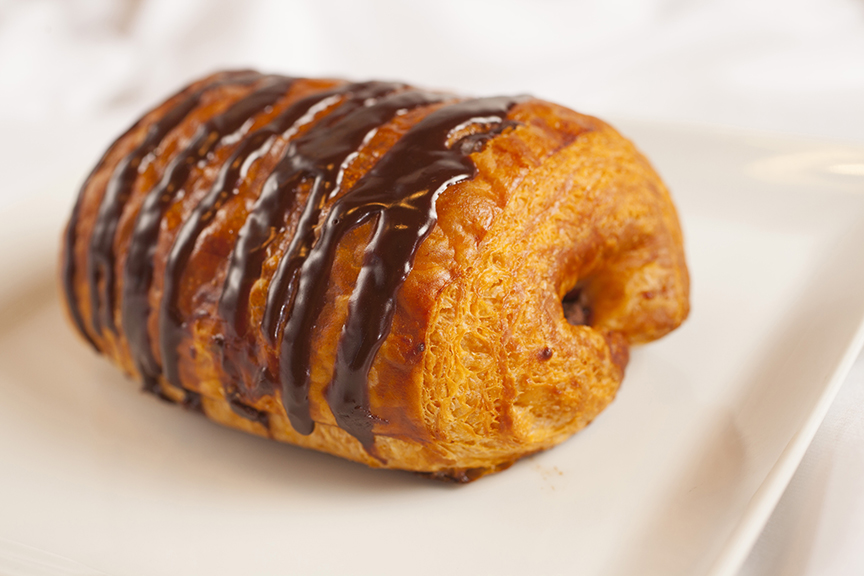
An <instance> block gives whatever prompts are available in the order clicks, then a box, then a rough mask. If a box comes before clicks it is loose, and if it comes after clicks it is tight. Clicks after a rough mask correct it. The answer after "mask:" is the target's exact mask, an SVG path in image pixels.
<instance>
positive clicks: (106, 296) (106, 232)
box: [87, 72, 261, 335]
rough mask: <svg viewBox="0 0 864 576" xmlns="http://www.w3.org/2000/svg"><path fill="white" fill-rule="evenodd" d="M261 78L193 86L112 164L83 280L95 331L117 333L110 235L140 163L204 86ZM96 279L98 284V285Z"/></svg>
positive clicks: (229, 77) (247, 75)
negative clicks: (113, 165) (191, 89)
mask: <svg viewBox="0 0 864 576" xmlns="http://www.w3.org/2000/svg"><path fill="white" fill-rule="evenodd" d="M260 78H261V75H260V74H258V73H256V72H238V73H228V74H225V75H220V76H219V79H218V81H215V82H212V83H208V84H207V85H205V86H202V87H201V88H199V89H198V90H195V91H194V92H192V93H191V94H190V95H188V96H187V97H186V98H184V99H183V100H182V101H181V102H180V103H179V104H177V105H176V106H174V107H173V108H171V109H170V110H168V112H166V113H165V115H164V116H162V117H161V118H160V119H159V120H157V121H156V122H154V123H153V124H151V125H150V127H149V128H148V130H147V135H146V136H145V138H144V141H143V142H141V144H139V145H138V147H137V148H135V150H133V151H132V153H131V154H129V155H127V156H126V157H124V158H123V159H122V160H121V161H120V162H119V163H118V164H117V166H116V167H115V168H114V171H113V173H112V174H111V179H110V180H109V181H108V186H107V188H106V190H105V195H104V197H103V198H102V203H101V204H100V205H99V212H98V214H97V216H96V222H95V223H94V225H93V234H92V236H91V237H90V252H89V258H88V259H87V281H88V283H89V286H90V308H91V324H92V326H93V330H94V331H95V332H96V333H97V334H100V335H101V334H102V326H103V325H104V326H107V327H108V328H109V329H110V330H111V331H112V332H114V333H115V334H116V333H117V326H116V323H115V321H114V293H115V277H114V237H115V235H116V232H117V225H118V224H119V222H120V216H121V214H122V213H123V208H124V206H126V202H127V201H128V200H129V196H130V195H131V194H132V188H133V186H134V185H135V180H136V179H137V178H138V170H139V168H140V166H141V163H142V162H143V161H144V160H145V158H147V156H148V155H150V154H151V153H152V152H153V151H154V150H155V149H156V148H157V147H158V146H159V145H160V144H161V143H162V141H163V140H164V138H165V136H167V135H168V133H169V132H171V130H173V129H174V128H176V127H177V126H178V125H179V124H180V122H182V121H183V119H184V118H186V117H187V116H188V115H189V113H190V112H192V110H194V109H195V108H196V107H197V106H198V104H199V103H200V102H201V97H202V96H203V95H204V93H205V92H207V91H208V90H212V89H213V88H215V87H218V86H220V85H224V84H226V83H229V82H230V83H246V84H248V83H250V82H252V81H254V80H258V79H260ZM100 281H101V283H102V286H101V288H100Z"/></svg>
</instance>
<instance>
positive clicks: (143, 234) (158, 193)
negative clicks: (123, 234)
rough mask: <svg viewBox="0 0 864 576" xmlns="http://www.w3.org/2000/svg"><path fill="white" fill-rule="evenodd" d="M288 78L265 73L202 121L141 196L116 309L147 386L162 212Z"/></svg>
mask: <svg viewBox="0 0 864 576" xmlns="http://www.w3.org/2000/svg"><path fill="white" fill-rule="evenodd" d="M292 82H293V80H291V79H289V78H280V77H276V78H270V79H269V81H268V82H267V83H266V84H265V85H264V86H263V87H262V88H259V89H257V90H255V91H253V92H252V94H250V95H248V96H246V97H244V98H242V99H241V100H240V101H238V102H236V103H235V104H233V105H232V106H231V107H230V108H228V110H226V111H225V112H223V113H222V114H219V115H217V116H214V117H213V118H211V119H210V120H208V121H207V122H205V123H204V124H202V125H201V127H200V128H199V129H198V131H197V132H196V134H195V136H194V137H193V138H192V140H191V142H190V143H189V145H188V146H187V147H186V148H185V149H184V150H183V151H182V152H181V153H180V154H178V155H177V156H176V157H175V158H174V159H173V160H172V161H171V164H170V165H169V166H168V168H167V169H166V170H165V174H164V175H163V176H162V180H161V181H160V182H159V184H157V185H156V187H155V188H153V189H152V190H151V191H150V192H148V193H147V196H146V197H145V199H144V203H143V204H142V206H141V211H140V212H139V213H138V217H137V219H136V220H135V228H134V230H133V232H132V239H131V241H130V243H129V248H128V252H127V258H126V266H125V270H124V275H123V300H122V306H121V313H122V319H123V329H124V331H125V333H126V338H127V340H128V342H129V348H130V350H131V352H132V357H133V360H134V361H135V365H136V367H137V368H138V371H139V372H140V373H141V375H142V378H143V379H144V383H145V388H148V389H149V388H152V387H153V386H154V385H155V383H156V381H157V378H158V376H159V375H160V373H161V368H160V366H159V365H158V363H157V362H156V359H155V357H154V356H153V351H152V348H151V345H150V336H149V334H148V330H147V318H148V316H149V314H150V306H149V303H148V299H147V295H148V291H149V289H150V284H151V282H152V279H153V258H154V255H155V253H156V243H157V240H158V238H159V228H160V224H161V222H162V217H163V216H164V214H165V211H166V210H167V209H168V207H169V206H170V205H171V203H172V202H173V200H174V199H175V198H177V197H178V196H179V195H180V194H181V193H183V185H184V184H185V182H186V179H187V178H188V176H189V173H190V172H191V171H192V168H193V167H194V166H195V165H196V164H197V163H198V162H199V161H201V160H203V159H204V158H206V157H207V156H208V155H209V154H210V153H211V152H212V151H213V150H215V149H216V147H217V146H218V145H219V144H220V143H222V142H223V141H224V140H226V139H228V138H230V137H234V136H235V135H239V133H242V132H244V131H245V130H248V126H247V122H248V121H249V120H250V119H251V118H252V117H254V116H255V115H256V114H257V113H259V112H261V111H262V110H264V109H265V108H267V107H268V106H272V105H273V104H274V103H275V102H276V101H278V100H279V99H280V98H281V97H283V96H284V95H285V92H286V91H287V90H288V88H289V87H290V85H291V83H292Z"/></svg>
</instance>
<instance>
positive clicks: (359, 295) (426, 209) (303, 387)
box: [280, 98, 517, 452]
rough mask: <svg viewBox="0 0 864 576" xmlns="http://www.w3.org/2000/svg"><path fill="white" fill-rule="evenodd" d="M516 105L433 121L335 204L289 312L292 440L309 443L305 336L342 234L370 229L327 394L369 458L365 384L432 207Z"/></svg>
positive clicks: (471, 108) (498, 104)
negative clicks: (300, 437)
mask: <svg viewBox="0 0 864 576" xmlns="http://www.w3.org/2000/svg"><path fill="white" fill-rule="evenodd" d="M516 101H517V100H516V99H513V98H485V99H479V100H469V101H465V102H460V103H457V104H452V105H450V106H445V107H443V108H441V109H439V110H436V111H435V112H432V113H431V114H430V115H429V116H427V117H426V118H424V119H423V120H421V121H420V122H419V123H418V124H417V125H415V126H414V127H413V128H411V130H409V131H408V133H407V134H405V136H403V137H402V139H401V140H400V141H399V142H397V143H396V145H394V146H393V147H392V148H391V149H390V150H389V151H388V152H387V153H386V154H385V156H384V157H383V158H382V159H381V160H380V161H379V162H378V164H376V165H375V167H374V168H372V170H370V171H369V172H368V173H367V174H365V175H364V176H363V177H362V178H361V179H360V180H359V181H358V182H357V184H356V185H355V186H354V187H353V188H352V189H351V190H350V191H349V192H347V193H346V194H345V195H344V196H342V197H341V198H340V199H339V200H337V201H336V202H335V203H334V205H333V207H332V209H331V210H330V212H329V214H328V215H327V218H326V220H325V221H324V223H323V225H322V226H321V230H320V233H319V237H318V240H317V241H316V242H315V244H314V246H313V247H312V248H311V250H310V251H309V253H308V255H307V256H306V258H305V260H304V261H303V263H302V266H300V268H299V270H298V272H297V275H298V276H299V279H298V281H297V289H296V296H295V298H294V305H293V310H292V311H291V314H290V316H289V317H288V321H287V323H286V324H285V329H284V331H283V334H282V344H281V349H280V381H281V384H282V403H283V405H284V406H285V410H286V412H287V413H288V415H289V418H290V420H291V425H292V426H293V427H294V429H295V430H297V431H298V432H300V433H305V434H309V433H311V432H312V430H313V428H314V423H313V422H312V420H311V417H310V414H309V384H310V358H311V353H312V350H311V342H312V339H311V337H310V336H311V334H312V332H313V330H314V328H315V324H316V322H317V319H318V316H319V315H320V313H321V311H322V309H323V307H324V295H325V292H326V287H327V282H328V280H329V272H330V269H331V267H332V265H333V260H334V258H335V255H336V248H337V246H338V244H339V241H340V240H341V239H342V237H343V236H344V235H345V234H346V233H348V232H350V231H351V230H353V229H354V228H356V227H358V226H360V225H361V224H363V223H365V222H367V221H372V220H373V219H374V220H375V224H374V226H375V230H374V233H373V236H372V240H371V241H370V243H369V245H368V246H367V248H366V253H365V257H364V263H363V266H362V268H361V270H360V274H359V276H358V278H357V285H356V287H355V288H354V292H353V294H352V295H351V299H350V301H349V308H348V319H347V320H346V323H345V325H344V327H343V328H342V336H341V339H340V341H339V347H338V350H337V356H336V366H335V368H334V373H333V379H332V381H331V382H330V385H329V386H328V389H327V401H328V403H329V405H330V408H331V410H332V412H333V415H334V416H335V418H336V422H337V423H338V424H339V426H340V427H341V428H342V429H344V430H345V431H347V432H348V433H350V434H351V435H353V436H354V437H355V438H357V439H358V440H359V441H360V442H361V443H362V444H363V446H364V447H365V448H366V449H367V451H370V452H371V450H372V445H373V441H374V436H373V434H372V426H373V423H374V421H375V417H374V416H373V415H372V414H371V412H370V410H369V393H368V389H367V376H368V373H369V369H370V367H371V365H372V361H373V360H374V358H375V354H376V352H377V351H378V349H379V348H380V347H381V344H382V343H383V341H384V339H385V338H386V337H387V335H388V334H389V332H390V326H391V324H392V320H393V313H394V311H395V301H396V295H397V292H398V290H399V288H400V287H401V286H402V283H403V282H404V281H405V278H406V277H407V276H408V273H409V272H410V271H411V267H412V265H413V261H414V255H415V254H416V251H417V248H418V247H419V246H420V243H421V242H422V241H423V240H424V239H425V238H426V236H428V235H429V233H430V232H431V231H432V228H433V226H434V224H435V222H436V219H437V216H436V212H435V200H436V198H437V197H438V195H439V194H440V193H441V192H442V191H443V190H444V189H446V188H447V187H448V186H450V185H452V184H455V183H456V182H459V181H462V180H465V179H468V178H472V177H473V176H474V175H475V174H476V171H477V168H476V167H475V166H474V163H473V162H472V161H471V159H470V158H469V155H470V154H471V153H473V152H475V151H477V150H479V149H480V148H481V147H482V145H483V143H484V142H485V141H486V140H488V139H489V138H492V137H493V136H494V135H496V134H498V133H500V132H501V131H502V130H504V129H505V128H506V127H507V126H509V125H512V123H508V122H505V120H504V118H505V116H506V114H507V111H508V110H509V109H510V107H511V106H513V105H514V104H515V102H516ZM472 124H477V125H482V126H484V127H486V129H484V130H482V131H480V132H475V133H473V134H471V135H469V136H466V137H465V138H463V139H461V140H459V141H458V142H456V143H454V144H452V145H451V146H448V139H449V138H450V137H451V136H452V135H453V133H454V131H456V130H458V129H462V128H467V127H468V126H470V125H472Z"/></svg>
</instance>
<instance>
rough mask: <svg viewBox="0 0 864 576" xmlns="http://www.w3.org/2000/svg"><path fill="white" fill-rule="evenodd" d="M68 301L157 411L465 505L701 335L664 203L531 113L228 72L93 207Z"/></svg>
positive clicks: (585, 138)
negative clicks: (412, 483)
mask: <svg viewBox="0 0 864 576" xmlns="http://www.w3.org/2000/svg"><path fill="white" fill-rule="evenodd" d="M61 274H62V283H63V289H64V293H65V299H66V306H67V308H68V312H69V316H70V317H71V319H72V321H73V323H74V325H75V327H76V328H77V330H78V332H80V334H81V335H82V336H83V337H84V338H85V339H86V340H87V341H88V342H89V343H90V344H91V345H92V346H93V347H94V348H95V349H96V350H97V351H99V352H101V353H103V354H105V355H107V356H108V357H110V358H111V359H112V360H113V361H114V362H115V363H117V364H118V365H119V366H120V367H121V368H122V369H123V370H124V371H125V372H127V373H128V374H130V375H132V376H133V377H134V378H137V379H140V380H141V381H142V382H143V386H144V389H145V390H148V391H150V392H153V393H155V394H157V395H158V396H160V397H162V398H164V399H167V400H170V401H173V402H177V403H181V404H183V405H184V406H186V407H188V408H192V409H198V410H201V411H203V413H204V414H205V415H207V416H208V417H209V418H212V419H213V420H215V421H217V422H221V423H223V424H226V425H228V426H233V427H235V428H239V429H242V430H245V431H247V432H252V433H254V434H258V435H261V436H267V437H270V438H273V439H276V440H280V441H283V442H289V443H292V444H296V445H299V446H304V447H308V448H314V449H317V450H321V451H324V452H329V453H332V454H336V455H339V456H343V457H345V458H349V459H351V460H356V461H358V462H363V463H366V464H368V465H369V466H373V467H387V468H399V469H405V470H413V471H417V472H421V473H425V474H428V475H431V476H434V477H438V478H445V479H453V480H457V481H468V480H471V479H474V478H476V477H478V476H481V475H483V474H485V473H488V472H492V471H496V470H500V469H503V468H505V467H507V466H509V465H510V464H511V463H512V462H514V461H515V460H517V459H518V458H520V457H522V456H525V455H527V454H531V453H534V452H537V451H539V450H543V449H546V448H549V447H551V446H553V445H555V444H557V443H559V442H561V441H563V440H564V439H566V438H567V437H569V436H570V435H572V434H573V433H574V432H576V431H578V430H579V429H581V428H582V427H584V426H585V425H586V424H588V423H589V422H591V420H592V419H593V418H594V417H595V416H597V414H598V413H599V412H600V411H601V410H602V409H603V408H604V407H605V406H606V405H607V404H608V403H609V402H610V401H611V400H612V399H613V397H614V396H615V393H616V391H617V389H618V386H619V385H620V383H621V379H622V377H623V374H624V368H625V366H626V364H627V360H628V347H629V346H630V345H631V344H637V343H642V342H647V341H650V340H654V339H655V338H658V337H660V336H662V335H664V334H666V333H667V332H669V331H670V330H672V329H674V328H675V327H677V326H678V325H679V324H680V323H681V322H682V321H683V320H684V319H685V317H686V316H687V313H688V274H687V268H686V264H685V260H684V253H683V249H682V239H681V231H680V227H679V223H678V220H677V216H676V213H675V208H674V207H673V205H672V202H671V200H670V197H669V194H668V192H667V190H666V188H665V187H664V185H663V183H662V182H661V180H660V178H659V177H658V176H657V175H656V174H655V172H654V171H653V170H652V168H651V166H650V165H649V164H648V162H647V161H646V160H645V158H643V157H642V155H640V154H639V152H638V151H637V150H636V149H635V148H634V147H633V145H632V144H630V143H629V142H628V141H627V140H625V139H624V138H623V137H621V136H620V135H619V134H618V133H617V132H616V131H615V130H613V129H612V128H611V127H609V126H608V125H606V124H605V123H603V122H601V121H600V120H597V119H596V118H592V117H589V116H584V115H582V114H578V113H576V112H573V111H571V110H569V109H567V108H564V107H561V106H557V105H555V104H550V103H548V102H544V101H542V100H538V99H535V98H531V97H527V96H517V97H497V98H478V99H475V98H463V97H459V96H456V95H452V94H448V93H441V92H429V91H424V90H418V89H416V88H413V87H411V86H408V85H405V84H401V83H394V82H363V83H350V82H345V81H342V80H315V79H304V78H288V77H284V76H275V75H263V74H259V73H257V72H253V71H231V72H221V73H217V74H214V75H212V76H209V77H207V78H204V79H202V80H199V81H197V82H194V83H193V84H191V85H190V86H188V87H186V88H184V89H183V90H181V91H180V92H179V93H177V94H175V95H173V96H171V97H170V98H169V99H168V100H167V101H165V102H164V103H162V104H161V105H159V106H158V107H156V108H155V109H153V110H152V111H150V112H148V113H147V114H145V115H144V116H143V117H142V118H141V119H140V120H139V121H138V122H137V123H136V124H135V125H134V126H132V127H131V128H130V129H129V130H128V131H127V132H126V133H125V134H123V135H122V136H120V137H119V138H118V139H117V141H116V142H114V143H113V144H112V145H111V146H110V147H109V149H108V151H107V152H106V153H105V155H104V156H103V157H102V159H101V160H100V161H99V163H98V165H97V166H96V168H95V169H94V170H93V172H92V173H91V174H90V176H89V177H88V178H87V180H86V182H85V183H84V185H83V187H82V189H81V191H80V194H79V196H78V200H77V202H76V204H75V207H74V209H73V213H72V217H71V219H70V221H69V224H68V227H67V229H66V233H65V239H64V247H63V254H62V272H61Z"/></svg>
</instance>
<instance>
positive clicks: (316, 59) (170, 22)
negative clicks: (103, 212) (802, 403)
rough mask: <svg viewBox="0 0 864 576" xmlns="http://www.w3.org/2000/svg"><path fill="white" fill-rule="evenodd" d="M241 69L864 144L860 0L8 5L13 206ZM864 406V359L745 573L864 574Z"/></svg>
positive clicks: (4, 149) (3, 150) (3, 71)
mask: <svg viewBox="0 0 864 576" xmlns="http://www.w3.org/2000/svg"><path fill="white" fill-rule="evenodd" d="M239 66H244V67H246V66H251V67H255V68H258V69H261V70H262V71H272V72H281V73H286V74H293V75H310V76H341V77H347V78H351V79H358V80H359V79H369V78H379V79H397V80H406V81H409V82H411V83H413V84H416V85H420V86H425V87H431V88H447V89H453V90H456V91H459V92H463V93H472V94H482V95H491V94H499V93H501V94H506V93H523V92H528V93H531V94H534V95H536V96H539V97H543V98H546V99H549V100H553V101H557V102H560V103H562V104H566V105H568V106H571V107H573V108H575V109H577V110H579V111H581V112H586V113H590V114H595V115H598V116H601V117H604V118H609V119H611V120H613V122H614V119H615V118H616V117H617V118H624V117H632V118H641V119H649V120H658V121H665V122H674V123H700V124H723V125H729V126H736V127H742V128H747V129H755V130H764V131H771V132H779V133H787V134H799V135H807V136H812V137H817V138H821V139H826V140H841V141H847V142H855V143H859V144H860V143H864V0H786V1H780V0H751V1H748V0H704V1H691V0H644V1H638V0H595V1H575V2H563V1H553V0H533V1H527V0H525V1H520V0H498V1H479V0H478V1H471V0H440V1H432V0H427V1H425V2H395V1H389V2H388V1H383V0H378V1H374V2H365V3H364V2H356V1H354V2H352V1H348V0H345V1H342V2H322V1H319V2H313V1H309V2H299V1H298V2H288V1H278V0H270V1H267V0H248V1H230V0H213V1H204V0H189V1H186V2H181V1H179V0H140V1H136V0H128V1H115V2H111V1H108V0H89V1H85V0H42V1H39V0H31V1H23V0H21V1H16V0H5V1H4V0H0V174H2V180H0V181H2V183H3V185H2V187H0V210H5V209H9V208H10V206H12V205H13V204H15V203H18V202H22V201H25V200H26V199H27V198H28V197H32V196H34V195H39V194H42V193H44V192H45V191H46V190H53V189H55V188H56V187H57V186H58V185H59V184H60V183H62V185H63V186H64V187H68V182H70V181H73V182H74V181H77V180H80V179H81V178H82V177H83V175H84V174H85V173H86V171H87V170H89V168H90V167H91V166H92V165H93V164H94V163H95V162H96V160H97V159H98V156H99V154H100V152H101V151H102V149H104V147H105V146H107V144H108V143H109V142H110V141H111V140H112V138H113V137H114V136H115V135H116V134H118V133H119V132H120V131H121V130H123V129H124V128H125V127H126V126H128V125H129V124H131V122H132V121H134V120H135V119H136V118H137V116H138V115H139V114H140V113H141V112H142V111H143V110H144V109H146V107H147V106H148V105H151V104H152V103H154V102H155V101H157V100H159V99H160V98H161V97H163V96H164V95H166V94H167V93H169V92H171V91H173V90H175V89H176V88H178V87H179V86H181V85H183V84H185V83H186V82H187V81H188V80H190V79H191V78H193V77H195V76H198V75H202V74H204V73H207V72H210V71H213V70H216V69H220V68H226V67H239ZM637 144H638V142H637ZM673 194H674V190H673ZM72 195H73V191H71V190H65V189H64V190H61V191H58V192H55V193H54V195H53V196H51V197H50V201H56V202H64V203H71V201H72ZM862 290H864V287H862ZM862 407H864V361H862V360H860V359H859V361H858V363H857V364H856V366H855V368H854V369H853V372H852V374H851V375H850V376H849V378H848V379H847V382H846V383H845V385H844V387H843V389H842V391H841V392H840V395H839V397H838V398H837V400H836V402H835V404H834V405H833V407H832V409H831V412H830V414H829V415H828V418H827V420H826V421H825V423H824V424H823V426H822V427H821V429H820V431H819V433H818V434H817V436H816V439H815V440H814V443H813V445H812V446H811V448H810V450H809V451H808V453H807V455H806V456H805V458H804V461H803V462H802V464H801V467H800V469H799V470H798V472H797V473H796V475H795V477H794V478H793V480H792V482H791V484H790V486H789V489H788V490H787V492H786V494H785V495H784V497H783V499H782V500H781V502H780V504H779V505H778V508H777V509H776V511H775V513H774V515H773V516H772V518H771V520H770V521H769V523H768V525H767V527H766V529H765V531H764V533H763V535H762V537H761V538H760V540H759V541H758V543H757V544H756V547H755V548H754V550H753V552H752V553H751V556H750V558H749V559H748V561H747V563H746V565H745V566H744V569H743V571H742V574H746V575H748V576H750V575H786V574H788V575H794V576H799V575H801V576H803V575H811V574H812V575H816V574H833V575H845V574H850V575H851V574H862V573H864V546H861V543H862V542H864V418H862V417H861V412H862Z"/></svg>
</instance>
